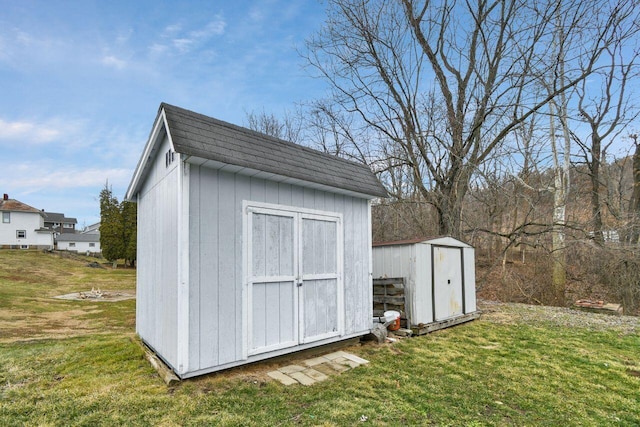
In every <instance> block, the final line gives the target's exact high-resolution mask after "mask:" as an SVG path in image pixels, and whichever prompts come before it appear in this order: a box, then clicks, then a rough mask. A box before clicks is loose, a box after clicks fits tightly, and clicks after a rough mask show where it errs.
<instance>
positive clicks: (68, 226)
mask: <svg viewBox="0 0 640 427" xmlns="http://www.w3.org/2000/svg"><path fill="white" fill-rule="evenodd" d="M63 226H64V228H73V224H64V225H63Z"/></svg>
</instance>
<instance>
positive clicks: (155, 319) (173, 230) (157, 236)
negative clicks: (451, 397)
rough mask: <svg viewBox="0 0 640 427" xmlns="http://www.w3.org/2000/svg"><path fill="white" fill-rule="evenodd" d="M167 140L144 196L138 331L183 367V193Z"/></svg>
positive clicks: (140, 218)
mask: <svg viewBox="0 0 640 427" xmlns="http://www.w3.org/2000/svg"><path fill="white" fill-rule="evenodd" d="M169 147H170V146H169V142H168V139H167V138H166V137H165V139H164V141H163V143H162V144H161V147H160V150H159V151H158V155H157V156H158V157H160V159H156V161H155V162H153V169H152V170H151V171H150V173H149V176H148V178H147V180H146V181H145V184H144V186H143V187H142V189H141V191H140V194H139V195H138V253H140V254H144V255H143V256H139V257H138V266H137V279H138V280H137V282H138V285H137V304H136V331H137V332H138V334H139V335H140V336H141V337H142V339H144V340H145V341H146V342H147V343H148V344H149V345H150V346H152V347H153V348H154V349H155V350H156V351H157V352H158V354H160V355H161V356H162V357H163V358H164V359H165V361H166V362H167V363H169V364H170V365H172V366H174V367H177V363H178V360H177V333H178V331H177V290H178V253H177V247H178V209H179V207H178V206H177V203H176V198H177V194H179V193H178V191H179V188H178V179H177V173H178V169H177V167H176V166H177V164H178V161H177V160H176V161H175V162H174V163H173V164H172V165H170V166H169V167H168V168H167V167H166V166H165V162H164V153H165V152H166V151H167V150H168V149H169Z"/></svg>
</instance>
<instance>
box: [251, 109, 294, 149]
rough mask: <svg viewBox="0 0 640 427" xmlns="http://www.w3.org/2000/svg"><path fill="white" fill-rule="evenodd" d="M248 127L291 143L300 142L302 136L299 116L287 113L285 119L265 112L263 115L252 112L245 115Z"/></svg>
mask: <svg viewBox="0 0 640 427" xmlns="http://www.w3.org/2000/svg"><path fill="white" fill-rule="evenodd" d="M245 114H246V116H247V127H248V128H249V129H251V130H255V131H256V132H261V133H264V134H265V135H269V136H272V137H274V138H279V139H283V140H285V141H290V142H296V143H297V142H299V141H300V140H301V136H302V120H301V118H300V115H299V114H291V113H289V112H287V113H285V115H284V117H283V118H278V117H276V116H275V115H274V114H273V113H267V112H265V111H264V110H263V111H262V112H261V113H256V112H254V111H251V112H249V113H245Z"/></svg>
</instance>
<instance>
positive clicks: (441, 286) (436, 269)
mask: <svg viewBox="0 0 640 427" xmlns="http://www.w3.org/2000/svg"><path fill="white" fill-rule="evenodd" d="M432 254H433V313H434V321H436V322H437V321H439V320H445V319H449V318H452V317H456V316H459V315H461V314H462V313H463V311H464V300H463V277H462V249H461V248H452V247H445V246H433V247H432Z"/></svg>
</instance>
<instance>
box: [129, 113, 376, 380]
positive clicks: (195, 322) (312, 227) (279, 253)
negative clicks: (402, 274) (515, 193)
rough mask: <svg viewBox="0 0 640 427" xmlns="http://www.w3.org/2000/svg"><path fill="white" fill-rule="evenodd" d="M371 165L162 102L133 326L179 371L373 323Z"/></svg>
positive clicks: (140, 197)
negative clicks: (341, 157)
mask: <svg viewBox="0 0 640 427" xmlns="http://www.w3.org/2000/svg"><path fill="white" fill-rule="evenodd" d="M384 196H386V191H385V190H384V187H382V185H381V184H380V182H379V181H378V180H377V179H376V178H375V176H374V175H373V173H372V172H371V170H370V169H369V168H368V167H367V166H364V165H361V164H357V163H354V162H350V161H347V160H344V159H340V158H338V157H335V156H330V155H328V154H324V153H321V152H319V151H315V150H311V149H309V148H306V147H302V146H300V145H297V144H293V143H290V142H286V141H282V140H280V139H276V138H271V137H268V136H266V135H263V134H260V133H257V132H254V131H251V130H249V129H244V128H241V127H238V126H234V125H231V124H229V123H225V122H222V121H219V120H216V119H213V118H211V117H207V116H204V115H201V114H197V113H194V112H192V111H188V110H185V109H182V108H178V107H175V106H171V105H168V104H164V103H163V104H161V105H160V108H159V111H158V115H157V116H156V120H155V122H154V124H153V128H152V131H151V135H150V136H149V140H148V141H147V144H146V146H145V148H144V151H143V153H142V157H141V159H140V161H139V163H138V166H137V168H136V170H135V172H134V175H133V178H132V181H131V183H130V185H129V189H128V190H127V195H126V198H127V199H128V200H132V201H136V202H137V203H138V245H137V248H138V257H137V259H138V265H137V294H136V297H137V304H136V331H137V332H138V334H139V335H140V337H141V338H142V340H143V341H144V342H145V343H146V344H147V345H148V346H150V347H151V348H152V349H153V350H154V351H155V353H156V354H157V355H158V356H160V358H161V359H163V360H164V362H165V363H167V364H168V365H169V366H170V367H171V368H172V369H173V370H174V371H175V372H176V374H177V375H178V376H180V377H181V378H187V377H192V376H195V375H200V374H205V373H208V372H213V371H218V370H221V369H226V368H230V367H233V366H237V365H242V364H245V363H250V362H254V361H258V360H261V359H266V358H269V357H274V356H279V355H282V354H286V353H291V352H294V351H298V350H303V349H307V348H310V347H315V346H320V345H323V344H329V343H333V342H336V341H340V340H345V339H350V338H354V337H359V336H362V335H365V334H367V333H368V332H369V331H370V329H371V318H372V311H373V310H372V284H371V274H372V271H371V250H372V249H371V203H370V202H371V200H372V199H374V198H376V197H384Z"/></svg>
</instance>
